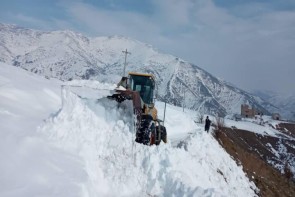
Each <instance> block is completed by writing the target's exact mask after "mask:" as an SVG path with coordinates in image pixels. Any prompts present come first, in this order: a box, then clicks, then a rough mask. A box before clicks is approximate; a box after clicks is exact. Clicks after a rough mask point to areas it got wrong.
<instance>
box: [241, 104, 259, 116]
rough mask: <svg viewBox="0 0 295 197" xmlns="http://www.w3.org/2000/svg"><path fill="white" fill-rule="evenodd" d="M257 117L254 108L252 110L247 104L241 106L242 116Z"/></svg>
mask: <svg viewBox="0 0 295 197" xmlns="http://www.w3.org/2000/svg"><path fill="white" fill-rule="evenodd" d="M255 115H256V111H255V109H254V108H250V107H249V105H247V104H242V105H241V116H242V117H244V118H253V117H254V116H255Z"/></svg>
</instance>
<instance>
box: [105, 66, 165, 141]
mask: <svg viewBox="0 0 295 197" xmlns="http://www.w3.org/2000/svg"><path fill="white" fill-rule="evenodd" d="M155 88H156V84H155V77H154V76H153V75H152V74H143V73H135V72H129V73H128V77H122V79H121V81H120V82H119V83H118V84H117V88H116V90H115V93H114V94H113V95H111V96H108V98H109V99H112V100H116V101H117V102H118V103H122V102H124V101H125V100H132V104H133V109H134V114H135V117H136V121H135V130H136V138H135V141H136V142H138V143H141V144H144V145H159V144H160V143H161V141H163V142H164V143H167V132H166V128H165V126H164V124H162V123H163V121H162V120H160V119H158V114H157V113H158V112H157V109H156V107H155V102H154V101H155V100H154V95H155Z"/></svg>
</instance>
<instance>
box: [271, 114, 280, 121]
mask: <svg viewBox="0 0 295 197" xmlns="http://www.w3.org/2000/svg"><path fill="white" fill-rule="evenodd" d="M272 119H274V120H281V115H280V114H279V113H273V114H272Z"/></svg>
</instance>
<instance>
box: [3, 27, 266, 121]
mask: <svg viewBox="0 0 295 197" xmlns="http://www.w3.org/2000/svg"><path fill="white" fill-rule="evenodd" d="M125 49H128V51H130V52H131V53H132V54H131V55H129V56H128V60H127V61H128V66H127V68H126V71H127V72H129V71H135V72H147V73H152V74H154V75H155V77H156V80H157V85H158V94H157V96H158V99H159V100H162V101H167V102H168V103H171V104H174V105H177V106H181V105H182V103H183V97H184V96H183V95H184V92H185V101H184V105H185V106H186V108H190V109H195V110H198V111H200V112H201V113H207V114H218V115H220V116H224V115H226V114H233V113H240V106H241V104H243V103H247V104H249V105H251V106H253V107H255V108H256V109H259V110H260V111H262V112H264V114H268V113H269V112H268V111H267V110H266V109H265V108H264V107H263V106H262V105H261V104H260V102H257V100H256V99H257V98H256V97H254V96H252V95H251V94H249V93H247V92H245V91H243V90H241V89H239V88H237V87H234V86H232V85H229V84H228V83H226V82H225V81H222V80H219V79H218V78H216V77H214V76H212V75H211V74H209V73H208V72H206V71H205V70H203V69H201V68H199V67H198V66H196V65H193V64H191V63H189V62H187V61H184V60H182V59H180V58H178V57H174V56H172V55H167V54H161V53H159V52H158V51H157V50H155V49H154V48H152V47H151V46H150V45H147V44H144V43H141V42H139V41H136V40H132V39H130V38H126V37H120V36H111V37H96V38H88V37H86V36H83V35H81V34H78V33H74V32H71V31H52V32H43V31H36V30H32V29H25V28H21V27H18V26H14V25H7V24H0V54H1V55H0V61H2V62H5V63H8V64H12V65H14V66H19V67H22V68H23V69H26V70H29V71H32V72H34V73H38V74H40V75H45V76H47V77H55V78H58V79H62V80H72V79H96V80H98V81H101V82H108V83H117V82H118V81H119V79H120V77H121V76H122V70H123V64H124V54H123V53H122V50H125Z"/></svg>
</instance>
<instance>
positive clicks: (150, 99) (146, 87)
mask: <svg viewBox="0 0 295 197" xmlns="http://www.w3.org/2000/svg"><path fill="white" fill-rule="evenodd" d="M129 84H130V87H129V88H130V89H131V90H133V91H136V92H139V95H140V97H141V99H142V100H143V102H144V103H145V104H147V105H149V106H150V105H153V104H154V90H155V79H154V77H153V75H151V74H139V73H129Z"/></svg>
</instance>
